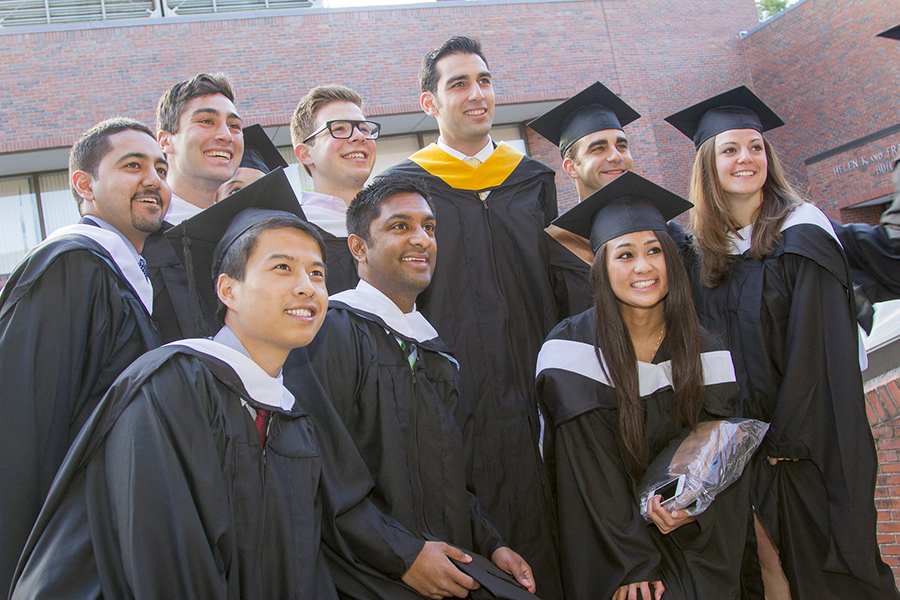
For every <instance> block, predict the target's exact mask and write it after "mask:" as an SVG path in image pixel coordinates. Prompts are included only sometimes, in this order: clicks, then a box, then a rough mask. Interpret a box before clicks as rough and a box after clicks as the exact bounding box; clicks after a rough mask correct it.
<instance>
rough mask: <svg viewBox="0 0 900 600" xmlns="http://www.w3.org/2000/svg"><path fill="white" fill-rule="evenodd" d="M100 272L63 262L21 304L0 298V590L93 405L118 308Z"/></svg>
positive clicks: (107, 277) (74, 258)
mask: <svg viewBox="0 0 900 600" xmlns="http://www.w3.org/2000/svg"><path fill="white" fill-rule="evenodd" d="M108 271H109V269H108V267H106V266H105V265H104V264H103V263H102V261H101V259H100V258H98V257H95V256H94V255H93V254H90V253H89V252H66V253H63V254H61V255H60V256H58V257H56V258H55V259H54V260H53V262H52V263H51V264H50V265H49V266H47V268H46V270H45V271H44V272H43V274H41V275H40V276H39V277H38V278H37V279H36V280H35V281H34V282H33V283H32V284H31V286H30V288H29V289H27V290H26V291H24V293H23V294H21V295H19V294H10V292H11V291H12V289H10V290H6V292H7V293H6V294H4V297H5V298H7V299H9V298H10V296H11V295H12V296H13V297H15V298H16V300H15V301H13V302H9V301H7V302H5V303H4V305H3V306H2V308H0V381H3V392H2V394H0V410H2V412H3V414H4V415H5V418H3V419H0V453H2V455H3V461H2V462H0V490H3V491H2V493H0V539H2V540H3V542H2V543H0V589H3V590H6V589H8V587H9V584H10V580H11V578H12V575H13V570H14V569H15V567H16V562H17V560H18V558H19V553H20V552H21V551H22V548H23V546H24V545H25V540H26V539H27V538H28V533H29V532H30V531H31V527H32V525H33V524H34V522H35V519H36V518H37V515H38V511H39V510H40V508H41V504H42V503H43V501H44V499H45V497H46V494H47V491H48V489H49V488H50V483H51V482H52V481H53V477H54V475H55V474H56V470H57V468H58V467H59V465H60V464H61V463H62V460H63V457H64V456H65V455H66V451H67V450H68V447H69V444H70V443H71V441H72V437H73V436H74V432H77V431H78V427H79V426H80V425H81V424H82V423H83V422H84V420H85V419H86V418H87V416H88V414H90V411H91V410H93V408H94V406H95V405H96V402H97V401H98V400H99V396H95V395H92V393H91V392H92V389H93V388H94V386H95V384H97V382H98V380H99V379H100V378H101V376H102V373H103V369H104V368H105V367H106V366H107V364H108V362H109V360H110V355H111V354H112V353H113V352H114V351H115V350H116V348H115V339H116V336H117V332H116V331H115V328H116V322H115V321H116V318H117V316H118V317H119V318H121V315H122V314H123V308H122V306H121V304H122V302H121V296H120V293H119V289H118V288H117V287H116V285H115V280H114V279H113V277H112V275H111V274H110V273H108ZM7 285H9V286H12V285H14V284H13V283H8V284H7ZM124 366H126V365H123V368H124ZM116 374H117V373H116ZM111 383H112V379H109V381H107V382H105V384H106V385H109V384H111Z"/></svg>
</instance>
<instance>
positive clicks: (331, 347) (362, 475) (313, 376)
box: [285, 310, 425, 578]
mask: <svg viewBox="0 0 900 600" xmlns="http://www.w3.org/2000/svg"><path fill="white" fill-rule="evenodd" d="M358 334H359V332H358V330H355V328H353V327H352V324H351V323H350V320H349V318H348V317H347V315H346V314H345V313H343V311H334V310H332V311H329V313H328V317H326V319H325V323H324V324H323V326H322V329H320V331H319V333H318V334H316V338H315V340H314V341H313V344H311V345H310V346H307V347H306V348H302V349H298V350H294V351H293V352H292V353H291V356H290V357H289V359H288V362H287V363H286V364H285V385H286V386H287V387H288V389H290V390H291V391H292V392H293V393H294V396H295V397H296V398H297V399H298V401H299V402H301V404H302V405H303V407H304V408H305V409H306V410H307V411H308V412H309V414H310V416H311V417H312V420H313V424H314V427H315V435H316V440H317V444H318V447H319V452H320V454H321V457H322V486H321V494H322V497H323V500H324V506H325V515H324V516H323V519H325V522H323V524H322V531H323V539H324V541H325V543H326V544H328V547H329V548H330V549H331V550H332V551H334V552H335V553H336V554H338V555H339V556H340V557H341V558H342V559H343V560H345V561H347V562H349V563H351V564H358V563H359V562H362V563H365V564H367V565H369V566H371V567H374V568H375V569H376V570H378V571H380V572H382V573H385V574H387V575H389V576H391V577H393V578H399V577H400V576H401V575H403V574H404V573H405V572H406V571H407V570H408V569H409V567H410V566H411V565H412V563H413V561H414V560H415V559H416V557H417V556H418V554H419V552H420V551H421V550H422V547H423V546H424V544H425V542H424V540H422V539H419V538H417V537H415V536H414V535H413V534H411V533H410V532H409V531H408V530H406V528H404V527H403V526H402V525H401V524H400V523H398V522H397V521H396V520H395V519H393V518H392V517H390V516H388V515H385V514H383V513H382V512H381V511H379V510H378V509H377V508H376V507H375V505H374V504H373V503H372V502H371V501H370V500H369V499H368V494H369V493H370V492H371V490H372V488H373V486H374V482H373V481H372V477H371V475H370V473H369V470H368V468H367V467H366V464H365V461H364V460H363V458H362V456H360V454H359V450H358V449H357V447H356V444H355V443H354V441H353V439H352V437H351V436H350V433H349V432H348V431H347V428H346V426H345V425H344V421H343V420H342V418H341V415H340V412H341V411H352V410H353V405H354V403H355V401H356V398H357V397H358V396H359V393H360V389H361V387H360V386H361V385H362V383H363V378H364V367H363V365H369V362H370V361H371V360H374V357H371V356H370V357H368V358H366V359H365V360H364V359H363V354H366V353H364V352H362V350H361V349H362V348H363V347H364V346H365V344H360V343H358V342H359V340H358Z"/></svg>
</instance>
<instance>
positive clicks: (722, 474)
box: [638, 419, 769, 521]
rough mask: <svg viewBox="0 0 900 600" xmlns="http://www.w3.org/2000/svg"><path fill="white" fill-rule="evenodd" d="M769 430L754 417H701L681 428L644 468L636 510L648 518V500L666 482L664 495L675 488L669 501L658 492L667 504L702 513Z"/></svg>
mask: <svg viewBox="0 0 900 600" xmlns="http://www.w3.org/2000/svg"><path fill="white" fill-rule="evenodd" d="M768 429H769V424H768V423H763V422H762V421H756V420H753V419H725V420H723V421H704V422H702V423H698V424H697V426H696V427H694V428H693V429H686V430H685V433H684V434H682V435H681V436H680V437H678V438H676V439H674V440H672V441H671V442H670V443H669V445H668V446H666V448H665V449H664V450H663V451H662V452H660V453H659V456H657V457H656V458H655V459H654V460H653V462H652V463H650V466H649V467H647V471H646V472H645V473H644V477H643V478H642V479H641V483H640V485H639V486H638V490H639V491H640V496H639V499H640V503H641V514H642V515H643V516H644V518H645V519H647V520H648V521H649V520H650V519H649V517H647V502H648V501H649V500H650V498H652V497H653V496H654V495H656V494H657V493H659V492H658V490H660V488H662V487H663V486H667V484H668V486H667V489H668V492H669V494H671V493H673V492H674V497H672V499H671V500H669V501H668V502H666V496H667V495H668V494H666V493H663V501H664V502H665V506H666V507H667V508H669V509H670V510H673V511H674V510H686V511H687V512H688V514H690V515H693V516H696V515H699V514H700V513H702V512H703V511H705V510H706V509H707V508H709V505H710V504H712V501H713V500H714V499H715V498H716V496H717V495H718V494H719V493H720V492H722V491H723V490H725V488H727V487H728V486H730V485H731V484H732V483H734V482H735V481H737V480H738V478H739V477H740V476H741V473H743V471H744V467H745V466H746V465H747V461H749V460H750V457H751V456H753V453H754V452H755V451H756V448H757V447H758V446H759V444H760V442H762V439H763V436H765V435H766V431H768ZM679 479H681V480H683V482H679V481H678V480H679ZM676 490H677V491H676Z"/></svg>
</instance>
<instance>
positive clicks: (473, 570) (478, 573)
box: [422, 533, 540, 600]
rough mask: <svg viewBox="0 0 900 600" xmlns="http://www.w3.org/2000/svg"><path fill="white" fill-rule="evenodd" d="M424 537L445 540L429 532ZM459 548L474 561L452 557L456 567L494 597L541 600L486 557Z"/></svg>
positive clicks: (432, 539) (508, 599)
mask: <svg viewBox="0 0 900 600" xmlns="http://www.w3.org/2000/svg"><path fill="white" fill-rule="evenodd" d="M422 537H424V538H425V539H426V540H428V541H430V542H440V541H443V540H440V539H438V538H436V537H434V536H433V535H430V534H428V533H423V534H422ZM459 550H462V551H463V552H465V553H466V554H468V555H469V556H471V557H472V562H467V563H463V562H459V561H458V560H454V559H452V558H451V559H450V560H451V561H452V562H453V564H454V565H456V568H458V569H459V570H460V571H462V572H463V573H465V574H466V575H468V576H469V577H471V578H472V579H474V580H475V581H477V582H478V583H480V584H481V587H483V588H484V589H486V590H487V591H489V592H490V593H491V594H492V596H493V597H494V598H498V599H500V600H540V598H538V597H537V596H535V595H534V594H532V593H531V592H529V591H528V590H526V589H525V588H523V587H522V586H521V585H519V582H518V581H516V580H515V579H514V578H513V577H512V576H510V575H509V574H508V573H507V572H506V571H503V570H502V569H501V568H500V567H498V566H497V565H495V564H494V563H492V562H491V561H489V560H488V559H486V558H485V557H483V556H481V555H480V554H476V553H475V552H470V551H468V550H463V549H462V548H459Z"/></svg>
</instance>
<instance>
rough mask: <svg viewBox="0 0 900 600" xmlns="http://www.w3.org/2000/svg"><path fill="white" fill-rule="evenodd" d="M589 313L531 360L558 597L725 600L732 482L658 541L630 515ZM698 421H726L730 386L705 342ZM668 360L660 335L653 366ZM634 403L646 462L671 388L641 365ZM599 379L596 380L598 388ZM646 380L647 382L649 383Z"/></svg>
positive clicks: (734, 540) (737, 496)
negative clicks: (548, 480) (658, 592)
mask: <svg viewBox="0 0 900 600" xmlns="http://www.w3.org/2000/svg"><path fill="white" fill-rule="evenodd" d="M593 321H594V309H590V310H588V311H586V312H584V313H582V314H580V315H577V316H575V317H572V318H570V319H567V320H565V321H563V322H562V323H560V324H559V326H558V327H556V329H554V330H553V333H551V334H550V337H549V338H548V340H547V343H546V344H545V346H544V349H542V351H541V355H540V358H539V359H538V369H539V372H538V376H537V389H538V397H539V398H540V400H541V403H542V407H545V409H546V413H545V414H546V417H547V425H546V428H545V437H544V456H545V460H546V461H547V463H548V465H549V466H550V468H551V472H552V473H553V476H554V484H555V489H556V496H557V502H558V506H559V511H558V513H559V532H560V561H561V564H562V575H563V587H564V589H565V593H566V598H567V599H568V600H588V599H592V600H593V599H608V598H612V596H613V594H614V593H615V591H616V589H618V588H619V587H620V586H622V585H626V584H630V583H637V582H642V581H662V582H663V585H664V586H665V594H664V596H663V597H664V598H670V599H701V598H702V599H710V600H712V599H735V598H739V597H740V594H741V589H740V574H741V562H742V558H743V555H744V549H745V547H746V539H747V532H748V523H749V518H750V514H751V512H750V511H751V509H750V499H749V493H748V486H747V485H746V483H745V482H744V479H743V478H742V479H741V480H739V481H738V482H737V483H736V484H734V485H732V486H731V487H729V488H728V489H727V490H726V491H724V492H723V493H721V494H719V495H718V496H717V497H716V499H715V500H714V501H713V503H712V504H711V505H710V507H709V508H708V509H707V510H706V511H704V512H703V513H701V514H700V515H698V516H697V520H696V522H694V523H688V524H687V525H683V526H682V527H680V528H678V529H676V530H675V531H674V532H672V533H670V534H668V535H663V534H662V533H660V531H659V530H658V529H657V528H656V526H655V525H653V524H652V523H648V522H646V521H645V520H644V518H643V517H642V516H641V514H640V505H639V500H638V496H637V494H638V492H637V489H636V487H637V483H638V482H636V481H634V480H633V479H632V478H631V476H630V475H629V474H628V471H627V470H626V467H625V461H624V459H623V456H624V446H623V445H622V442H621V440H620V439H619V436H618V430H619V424H618V409H617V399H616V396H615V392H614V389H613V387H612V386H611V384H610V383H609V382H608V379H607V378H606V377H605V376H604V375H603V374H602V372H601V371H600V367H599V363H598V362H597V359H596V355H595V354H594V345H593V340H594V323H593ZM702 350H703V352H704V354H703V356H704V360H708V361H709V363H708V364H707V365H705V366H704V377H705V379H706V381H707V385H706V387H705V400H704V408H705V412H704V415H703V417H702V419H703V420H706V419H711V418H727V417H731V416H734V410H735V404H734V400H735V396H736V394H737V384H736V383H735V380H734V379H735V378H734V371H733V368H732V364H731V360H730V357H729V356H728V353H727V352H723V351H717V347H716V345H715V344H714V342H713V341H712V338H711V337H709V336H706V337H705V338H704V340H703V344H702ZM670 359H671V353H670V349H669V343H668V338H666V340H665V341H664V342H663V344H662V346H661V347H660V348H659V351H658V352H657V354H656V357H655V358H654V359H653V365H660V364H664V363H665V362H666V361H669V360H670ZM640 367H641V369H643V382H642V388H641V393H642V397H641V402H642V404H643V406H644V409H645V411H646V432H647V441H648V443H649V448H650V455H651V456H655V455H657V454H659V452H660V451H662V450H663V449H664V448H665V447H666V445H667V444H668V443H669V442H670V441H672V440H673V439H675V438H677V437H678V436H679V435H680V434H681V433H682V431H681V428H679V427H677V426H676V424H675V421H674V417H673V414H672V407H671V403H672V398H673V390H672V386H671V383H670V382H669V380H668V378H667V376H665V375H663V376H662V377H660V373H662V372H663V370H662V369H661V368H659V367H655V368H654V367H653V366H652V365H648V364H646V363H640ZM601 380H602V381H601ZM651 381H653V382H654V383H652V384H651V383H650V382H651Z"/></svg>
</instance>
